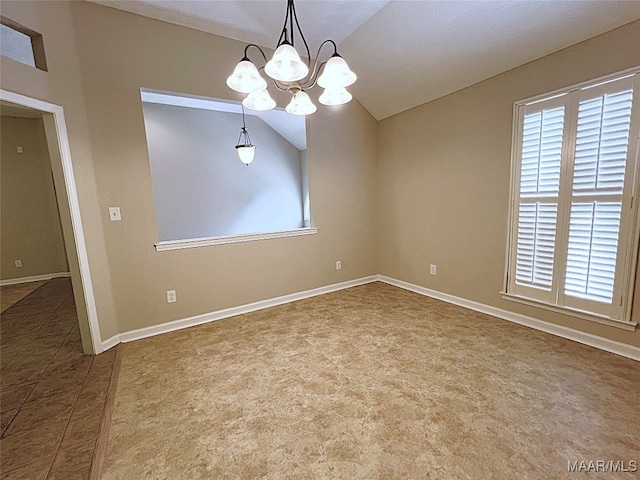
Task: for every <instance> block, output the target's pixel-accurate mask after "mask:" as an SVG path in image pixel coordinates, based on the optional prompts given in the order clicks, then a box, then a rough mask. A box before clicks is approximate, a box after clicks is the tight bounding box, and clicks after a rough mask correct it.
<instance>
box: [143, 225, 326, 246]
mask: <svg viewBox="0 0 640 480" xmlns="http://www.w3.org/2000/svg"><path fill="white" fill-rule="evenodd" d="M316 233H318V229H317V228H316V227H305V228H296V229H295V230H283V231H280V232H266V233H249V234H245V235H232V236H228V237H208V238H193V239H189V240H170V241H167V242H158V243H156V245H155V247H156V251H157V252H166V251H169V250H182V249H185V248H198V247H209V246H212V245H226V244H229V243H241V242H254V241H256V240H269V239H272V238H285V237H299V236H301V235H315V234H316Z"/></svg>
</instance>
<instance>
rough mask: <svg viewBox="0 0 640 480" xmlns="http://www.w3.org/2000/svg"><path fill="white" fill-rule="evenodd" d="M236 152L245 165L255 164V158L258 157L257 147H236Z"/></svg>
mask: <svg viewBox="0 0 640 480" xmlns="http://www.w3.org/2000/svg"><path fill="white" fill-rule="evenodd" d="M236 150H237V152H238V156H239V157H240V161H241V162H242V163H244V164H245V165H249V164H250V163H251V162H253V158H254V157H255V156H256V147H255V145H236Z"/></svg>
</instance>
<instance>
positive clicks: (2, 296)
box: [0, 281, 46, 313]
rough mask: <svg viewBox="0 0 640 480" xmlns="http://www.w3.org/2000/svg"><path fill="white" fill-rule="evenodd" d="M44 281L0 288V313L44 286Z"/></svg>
mask: <svg viewBox="0 0 640 480" xmlns="http://www.w3.org/2000/svg"><path fill="white" fill-rule="evenodd" d="M45 283H46V281H40V282H28V283H18V284H16V285H3V286H2V287H0V313H1V312H4V311H5V310H6V309H7V308H9V307H11V306H13V305H15V304H16V303H18V302H19V301H20V300H22V299H23V298H24V297H26V296H27V295H29V294H30V293H31V292H33V291H34V290H36V289H38V288H39V287H41V286H42V285H44V284H45Z"/></svg>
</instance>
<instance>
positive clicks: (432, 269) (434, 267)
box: [429, 263, 436, 275]
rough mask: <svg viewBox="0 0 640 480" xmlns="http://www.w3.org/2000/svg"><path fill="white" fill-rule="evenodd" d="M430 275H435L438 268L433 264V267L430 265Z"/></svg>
mask: <svg viewBox="0 0 640 480" xmlns="http://www.w3.org/2000/svg"><path fill="white" fill-rule="evenodd" d="M429 273H430V274H431V275H435V274H436V266H435V265H434V264H433V263H432V264H431V265H429Z"/></svg>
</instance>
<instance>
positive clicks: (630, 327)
mask: <svg viewBox="0 0 640 480" xmlns="http://www.w3.org/2000/svg"><path fill="white" fill-rule="evenodd" d="M502 298H503V299H505V300H509V301H511V302H516V303H521V304H523V305H529V306H530V307H537V308H542V309H544V310H549V311H551V312H556V313H562V314H564V315H570V316H572V317H577V318H581V319H582V320H589V321H591V322H596V323H600V324H602V325H608V326H609V327H616V328H621V329H622V330H627V331H629V332H635V330H636V327H637V326H638V322H630V321H625V320H617V319H615V318H610V317H605V316H601V315H596V314H593V313H588V312H584V311H582V310H575V309H573V308H568V307H558V306H555V305H549V304H547V303H542V302H538V301H536V300H532V299H530V298H527V297H520V296H517V295H512V294H510V293H505V292H502Z"/></svg>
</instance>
